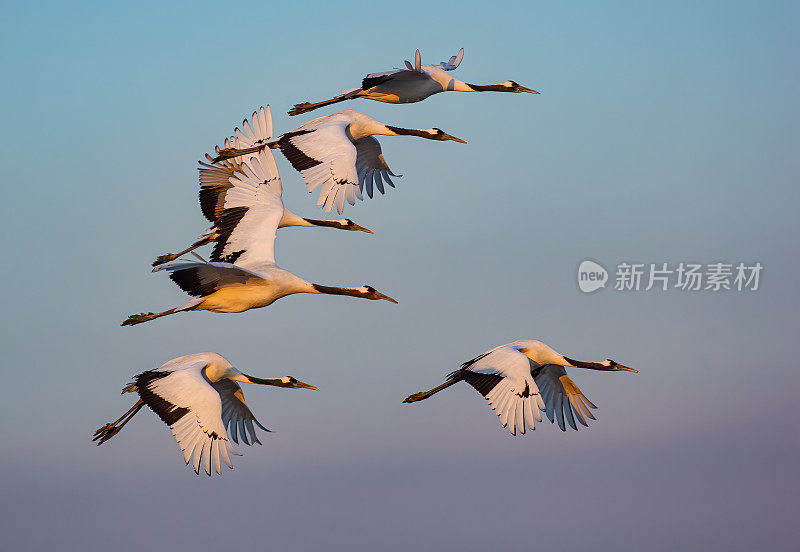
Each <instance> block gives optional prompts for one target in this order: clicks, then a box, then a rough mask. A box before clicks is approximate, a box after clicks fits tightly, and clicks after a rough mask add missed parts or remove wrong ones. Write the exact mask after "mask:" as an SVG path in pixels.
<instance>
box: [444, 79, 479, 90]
mask: <svg viewBox="0 0 800 552" xmlns="http://www.w3.org/2000/svg"><path fill="white" fill-rule="evenodd" d="M474 86H475V85H472V84H467V83H466V82H464V81H460V80H458V79H454V78H451V79H450V82H448V83H447V86H446V87H445V90H447V91H450V90H452V91H455V92H480V91H479V90H475V88H473V87H474Z"/></svg>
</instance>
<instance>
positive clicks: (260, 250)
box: [211, 149, 283, 269]
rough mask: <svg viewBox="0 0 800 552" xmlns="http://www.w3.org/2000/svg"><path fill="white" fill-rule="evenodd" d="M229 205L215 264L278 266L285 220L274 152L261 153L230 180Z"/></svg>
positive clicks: (213, 255) (220, 220)
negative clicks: (279, 235) (277, 245)
mask: <svg viewBox="0 0 800 552" xmlns="http://www.w3.org/2000/svg"><path fill="white" fill-rule="evenodd" d="M228 183H229V184H230V185H231V187H230V188H229V189H228V190H226V192H225V203H224V205H223V210H222V212H221V214H220V215H219V216H218V217H217V219H216V221H215V226H216V227H217V230H218V232H219V234H220V237H219V238H218V239H217V243H216V245H215V246H214V250H213V252H212V253H211V260H212V261H215V262H227V263H234V262H235V263H236V264H237V265H239V266H243V267H246V268H250V269H256V268H258V267H260V266H264V265H273V264H275V234H276V232H277V230H278V224H280V221H281V218H282V217H283V201H282V200H281V195H282V193H283V188H282V186H281V179H280V175H279V174H278V167H277V165H276V164H275V159H274V158H273V157H272V152H270V151H269V150H268V149H265V150H262V151H259V152H258V153H257V154H255V155H253V156H252V157H250V159H249V160H248V161H246V162H245V163H244V164H243V165H242V166H241V170H240V171H236V172H234V173H233V176H231V177H230V178H229V179H228Z"/></svg>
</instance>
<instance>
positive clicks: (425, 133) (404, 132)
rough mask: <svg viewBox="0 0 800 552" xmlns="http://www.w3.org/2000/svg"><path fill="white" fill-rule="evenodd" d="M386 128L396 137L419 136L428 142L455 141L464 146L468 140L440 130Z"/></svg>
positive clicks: (387, 126)
mask: <svg viewBox="0 0 800 552" xmlns="http://www.w3.org/2000/svg"><path fill="white" fill-rule="evenodd" d="M386 128H387V129H388V131H389V133H391V134H393V135H395V136H419V137H420V138H427V139H428V140H440V141H445V140H453V141H454V142H460V143H462V144H466V143H467V141H466V140H462V139H461V138H456V137H455V136H451V135H450V134H447V133H446V132H445V131H443V130H442V129H440V128H425V129H421V128H403V127H396V126H389V125H386Z"/></svg>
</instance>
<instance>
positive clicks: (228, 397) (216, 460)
mask: <svg viewBox="0 0 800 552" xmlns="http://www.w3.org/2000/svg"><path fill="white" fill-rule="evenodd" d="M237 381H242V382H247V383H255V384H261V385H274V386H277V387H287V388H293V389H300V388H303V389H317V388H316V387H314V386H313V385H309V384H307V383H304V382H301V381H297V380H296V379H295V378H293V377H291V376H285V377H283V378H279V379H262V378H255V377H253V376H248V375H246V374H243V373H242V372H240V371H238V370H237V369H236V368H234V367H233V365H232V364H231V363H230V362H228V360H226V359H225V358H223V357H222V356H220V355H218V354H217V353H210V352H207V353H195V354H192V355H186V356H182V357H178V358H175V359H172V360H170V361H169V362H166V363H165V364H163V365H162V366H160V367H159V368H156V369H155V370H148V371H146V372H142V373H141V374H139V375H137V376H136V377H135V378H134V380H133V381H132V382H131V383H130V384H128V385H127V386H126V387H125V388H124V389H123V390H122V392H123V393H132V392H136V393H138V394H139V400H138V401H137V402H136V404H134V405H133V407H132V408H131V409H130V410H128V411H127V412H126V413H125V414H123V415H122V416H121V417H120V418H119V419H118V420H116V421H115V422H110V423H108V424H106V425H104V426H103V427H101V428H100V429H98V430H97V431H96V432H95V434H94V438H93V441H98V443H97V444H98V445H102V444H103V443H105V442H106V441H108V440H109V439H111V437H113V436H114V435H116V434H117V433H119V431H120V430H121V429H122V428H123V427H124V426H125V424H126V423H128V421H130V419H131V418H133V416H134V415H135V414H136V413H137V412H138V411H139V410H140V409H141V408H142V407H143V406H145V405H147V406H148V407H149V408H150V409H151V410H152V411H153V412H155V413H156V414H157V415H158V417H159V418H161V419H162V420H163V421H164V423H166V424H167V425H168V426H169V427H170V428H171V429H172V434H173V435H174V436H175V440H176V441H177V442H178V446H179V447H180V449H181V450H182V451H183V459H184V461H185V462H186V464H189V462H190V461H192V460H193V467H194V471H195V473H200V467H201V465H202V467H203V470H204V471H205V472H206V473H207V474H208V475H211V472H212V471H215V472H217V473H218V474H220V473H222V470H221V467H222V464H223V463H224V464H225V465H227V466H228V467H229V468H231V469H233V463H232V462H231V459H230V455H231V454H234V455H239V453H238V452H237V451H236V450H235V449H234V448H233V445H232V444H231V439H232V440H233V442H234V443H238V442H239V437H241V439H242V441H244V443H245V444H248V445H249V444H251V443H258V444H261V441H259V439H258V436H257V435H256V432H255V427H254V424H255V425H257V426H258V427H260V428H261V429H263V430H264V431H269V430H268V429H267V428H265V427H264V426H262V425H261V424H260V423H259V422H258V420H256V418H255V416H253V413H252V412H251V411H250V409H249V408H248V407H247V404H246V403H245V402H244V393H243V392H242V388H241V387H240V386H239V384H238V383H236V382H237ZM228 430H230V433H229V432H228ZM248 432H249V436H248Z"/></svg>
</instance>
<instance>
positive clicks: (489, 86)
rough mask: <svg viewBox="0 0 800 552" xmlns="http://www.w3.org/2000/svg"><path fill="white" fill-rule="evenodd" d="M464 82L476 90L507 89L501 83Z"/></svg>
mask: <svg viewBox="0 0 800 552" xmlns="http://www.w3.org/2000/svg"><path fill="white" fill-rule="evenodd" d="M465 84H466V85H467V86H469V87H470V88H472V89H473V90H474V91H476V92H504V91H506V90H508V88H507V87H506V86H503V85H502V84H470V83H468V82H467V83H465Z"/></svg>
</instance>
